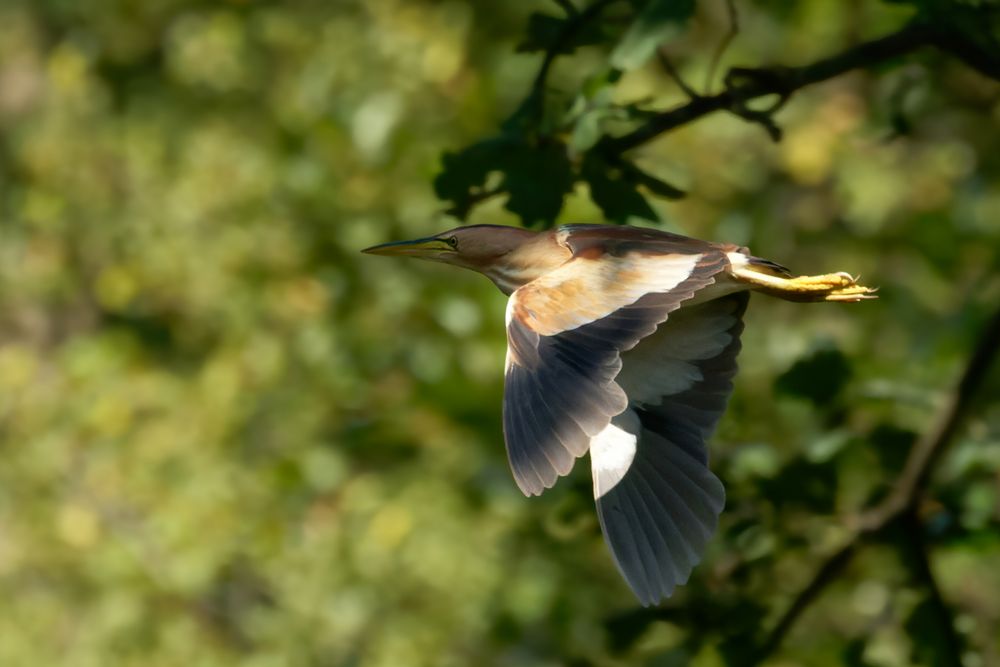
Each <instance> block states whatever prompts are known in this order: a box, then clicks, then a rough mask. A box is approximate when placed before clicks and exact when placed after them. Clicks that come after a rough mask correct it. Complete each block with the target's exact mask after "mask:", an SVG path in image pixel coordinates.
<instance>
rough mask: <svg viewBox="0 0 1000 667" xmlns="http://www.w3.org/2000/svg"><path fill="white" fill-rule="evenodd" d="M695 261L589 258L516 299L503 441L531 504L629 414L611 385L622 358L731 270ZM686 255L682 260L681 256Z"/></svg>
mask: <svg viewBox="0 0 1000 667" xmlns="http://www.w3.org/2000/svg"><path fill="white" fill-rule="evenodd" d="M696 243H699V245H698V246H696V249H697V252H693V253H692V252H690V250H691V249H690V248H684V247H681V245H680V243H678V244H675V247H674V248H673V250H674V251H673V252H668V253H667V252H664V253H657V254H649V253H644V252H641V251H635V250H632V249H629V250H627V251H622V252H619V253H617V254H614V255H612V254H610V253H604V254H602V253H601V250H600V248H599V247H596V246H594V245H591V246H590V247H588V248H587V249H586V252H585V253H583V254H581V255H578V256H576V257H574V258H573V259H570V260H569V261H568V262H566V264H564V265H563V266H561V267H560V268H558V269H556V270H554V271H551V272H549V273H547V274H545V275H544V276H542V277H540V278H538V279H537V280H534V281H532V282H530V283H528V284H527V285H524V286H522V287H520V288H519V289H517V290H515V292H514V293H513V294H512V295H511V297H510V301H509V302H508V304H507V342H508V345H507V364H506V382H505V389H504V410H503V412H504V417H503V423H504V436H505V439H506V442H507V454H508V458H509V459H510V464H511V469H512V470H513V473H514V479H515V480H516V481H517V484H518V486H519V487H520V488H521V490H522V491H523V492H524V493H525V494H527V495H538V494H540V493H541V492H542V491H544V490H545V489H547V488H549V487H551V486H552V485H553V484H554V483H555V481H556V479H557V478H558V477H559V476H560V475H565V474H567V473H568V472H569V471H570V469H571V468H572V467H573V463H574V461H575V459H576V457H578V456H582V455H583V454H584V453H585V452H586V451H587V449H588V448H589V446H590V440H591V438H592V437H593V436H595V435H597V434H598V433H600V432H601V431H602V430H604V428H605V427H607V425H608V424H609V423H610V421H611V418H612V417H613V416H614V415H616V414H618V413H620V412H622V411H623V410H624V409H625V408H626V406H627V404H628V399H627V397H626V394H625V392H624V391H622V389H621V388H620V387H619V386H618V384H617V383H616V382H615V376H617V375H618V371H619V370H620V369H621V359H620V353H621V352H622V351H625V350H628V349H631V348H632V347H634V346H635V344H636V343H637V342H638V341H639V340H641V339H642V338H644V337H645V336H648V335H649V334H651V333H652V332H653V331H655V330H656V327H657V325H658V324H660V323H661V322H663V321H664V320H666V318H667V316H668V315H669V314H670V312H671V311H673V310H675V309H676V308H678V306H679V305H680V304H681V302H683V301H684V300H685V299H688V298H690V297H691V296H692V295H693V294H694V293H695V292H696V291H698V290H699V289H701V288H703V287H705V286H706V285H709V284H711V283H712V282H713V281H714V278H713V276H714V275H716V274H717V273H718V272H719V271H721V270H722V269H723V268H724V267H725V266H726V264H727V262H728V260H727V259H726V257H725V254H724V253H723V252H721V251H719V250H715V249H713V248H712V247H711V246H709V245H708V244H703V243H701V242H696ZM685 249H686V250H688V251H687V252H684V250H685Z"/></svg>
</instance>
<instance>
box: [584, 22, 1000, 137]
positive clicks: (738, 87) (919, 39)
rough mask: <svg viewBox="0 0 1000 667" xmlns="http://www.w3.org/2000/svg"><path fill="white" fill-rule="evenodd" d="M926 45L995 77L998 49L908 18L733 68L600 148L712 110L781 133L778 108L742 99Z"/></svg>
mask: <svg viewBox="0 0 1000 667" xmlns="http://www.w3.org/2000/svg"><path fill="white" fill-rule="evenodd" d="M925 46H935V47H937V48H938V49H940V50H942V51H945V52H947V53H950V54H951V55H953V56H955V57H956V58H958V59H959V60H961V61H962V62H964V63H965V64H967V65H969V66H970V67H972V68H974V69H976V70H978V71H979V72H980V73H982V74H984V75H986V76H988V77H991V78H993V79H996V80H998V81H1000V52H996V53H995V52H993V51H992V50H990V49H985V48H982V47H981V46H980V45H978V44H976V43H975V42H974V41H972V40H969V39H967V38H965V37H963V35H961V34H958V33H956V32H955V31H954V30H953V29H950V28H949V27H948V26H944V27H941V26H938V25H933V24H932V23H931V22H925V21H913V22H911V23H909V24H907V25H906V26H904V27H903V28H901V29H900V30H898V31H896V32H894V33H892V34H889V35H886V36H884V37H880V38H878V39H874V40H871V41H869V42H864V43H862V44H858V45H857V46H855V47H853V48H850V49H848V50H847V51H844V52H843V53H840V54H837V55H835V56H831V57H829V58H824V59H822V60H819V61H817V62H815V63H812V64H811V65H805V66H802V67H772V68H759V69H751V68H733V69H731V70H730V71H729V74H728V75H727V76H726V88H725V90H723V91H722V92H721V93H717V94H715V95H709V96H705V97H698V98H696V99H692V100H691V101H690V102H688V103H687V104H684V105H682V106H680V107H675V108H673V109H670V110H668V111H664V112H662V113H660V114H658V115H656V116H654V117H653V118H651V119H650V120H649V121H647V122H646V123H645V124H643V125H641V126H639V127H638V128H636V129H635V130H632V131H631V132H629V133H628V134H625V135H622V136H620V137H608V138H605V139H604V140H602V141H601V143H600V146H601V148H602V150H605V151H608V152H611V153H623V152H625V151H628V150H631V149H633V148H636V147H637V146H641V145H642V144H644V143H646V142H648V141H650V140H652V139H654V138H655V137H657V136H659V135H661V134H663V133H665V132H668V131H670V130H673V129H675V128H678V127H681V126H682V125H686V124H688V123H690V122H692V121H695V120H698V119H699V118H701V117H703V116H707V115H708V114H711V113H714V112H716V111H731V112H733V113H735V114H736V115H738V116H741V117H743V118H745V119H746V120H749V121H752V122H756V123H760V124H762V125H763V126H764V127H765V129H767V130H768V132H769V133H770V134H771V136H772V137H777V136H780V133H778V132H775V129H776V127H775V126H774V123H773V121H772V120H770V115H771V114H772V113H774V111H776V110H777V108H772V109H769V110H766V111H754V110H752V109H749V108H748V107H747V103H748V102H750V101H751V100H754V99H759V98H761V97H766V96H768V95H778V96H779V104H778V106H780V105H781V104H783V103H784V101H785V100H787V99H788V98H789V97H790V96H791V95H792V94H794V93H795V92H796V91H798V90H800V89H802V88H805V87H806V86H809V85H811V84H814V83H818V82H820V81H826V80H827V79H832V78H833V77H835V76H838V75H840V74H844V73H845V72H848V71H850V70H852V69H856V68H860V67H869V66H871V65H875V64H877V63H880V62H884V61H886V60H890V59H892V58H896V57H898V56H901V55H903V54H906V53H909V52H911V51H915V50H917V49H920V48H923V47H925Z"/></svg>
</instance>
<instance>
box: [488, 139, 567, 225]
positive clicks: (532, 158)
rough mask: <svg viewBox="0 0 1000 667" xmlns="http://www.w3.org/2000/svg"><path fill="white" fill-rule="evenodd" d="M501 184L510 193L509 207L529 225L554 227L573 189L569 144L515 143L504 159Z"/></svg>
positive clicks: (509, 209)
mask: <svg viewBox="0 0 1000 667" xmlns="http://www.w3.org/2000/svg"><path fill="white" fill-rule="evenodd" d="M500 164H501V168H502V171H503V172H504V179H503V182H502V183H501V187H502V188H503V189H504V190H506V191H507V192H509V193H510V197H509V198H508V199H507V204H506V207H505V208H506V209H507V210H508V211H510V212H511V213H514V214H516V215H517V216H518V217H520V218H521V222H522V223H523V224H524V225H525V226H528V227H530V226H532V225H535V224H537V223H543V224H544V225H545V226H551V225H552V224H553V223H554V222H555V219H556V217H557V216H558V215H559V211H561V210H562V206H563V199H564V195H565V194H566V193H567V192H569V191H570V190H572V189H573V172H572V170H571V168H570V163H569V157H568V156H567V155H566V145H565V144H563V143H561V142H557V141H548V142H546V143H544V144H542V145H540V146H537V147H532V146H528V145H527V144H519V145H515V146H512V147H511V148H510V150H509V151H508V152H507V154H505V155H504V156H503V158H502V160H501V162H500Z"/></svg>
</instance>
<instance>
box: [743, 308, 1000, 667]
mask: <svg viewBox="0 0 1000 667" xmlns="http://www.w3.org/2000/svg"><path fill="white" fill-rule="evenodd" d="M998 352H1000V310H998V311H997V312H996V313H995V314H994V315H993V317H992V319H991V320H990V321H989V322H987V324H986V326H985V328H984V329H983V331H982V333H980V335H979V340H978V342H977V343H976V347H975V349H974V350H973V353H972V356H971V357H969V361H968V363H967V364H966V366H965V370H964V372H963V373H962V378H961V380H960V381H959V383H958V386H957V387H956V388H955V391H954V393H953V394H952V396H951V399H950V400H949V401H948V404H947V405H946V406H945V407H944V409H943V410H942V412H941V414H940V415H939V416H938V419H937V421H936V422H935V426H934V427H933V428H931V429H930V430H929V431H927V432H926V433H925V434H924V436H923V437H922V438H921V439H920V440H919V441H918V442H917V443H916V444H915V445H914V446H913V449H911V450H910V455H909V457H908V458H907V460H906V463H905V465H904V466H903V471H902V473H900V476H899V477H898V478H897V480H896V483H895V484H894V487H893V491H892V492H891V493H890V494H889V496H887V497H886V498H885V500H883V501H882V502H880V503H879V504H878V505H876V506H875V507H874V508H873V509H871V510H869V511H867V512H865V513H864V514H863V515H862V517H861V519H860V520H859V521H857V522H855V530H854V533H853V535H851V537H850V539H848V540H847V542H846V544H845V545H844V546H843V547H841V548H840V549H839V550H838V551H837V552H836V553H834V554H833V555H831V556H829V557H827V559H826V560H825V561H824V562H823V564H822V565H820V567H819V569H818V570H817V571H816V574H815V575H814V576H813V578H812V579H811V580H810V581H809V583H808V584H807V585H806V586H805V588H803V589H802V590H801V591H800V592H799V593H798V595H796V596H795V598H794V599H793V601H792V603H791V604H790V605H789V606H788V609H787V610H786V611H785V612H784V613H783V614H782V616H781V618H780V620H779V621H778V623H777V624H776V625H775V626H774V628H773V629H772V630H771V632H770V633H769V634H768V636H767V638H766V639H765V640H764V643H763V644H761V648H760V650H759V652H758V654H757V658H758V659H763V658H764V657H766V656H768V655H770V654H772V653H774V652H775V651H776V650H777V649H778V647H779V646H780V645H781V642H782V640H783V639H784V638H785V636H787V634H788V632H789V631H790V630H791V628H792V626H793V625H794V624H795V622H796V621H797V620H798V619H799V618H800V617H801V616H802V614H803V612H805V610H806V609H807V608H808V607H809V606H810V605H811V604H812V603H813V602H814V601H815V600H816V599H818V598H819V596H820V594H821V593H822V592H823V590H825V589H826V587H827V586H828V585H829V584H831V583H832V582H833V581H834V580H836V578H837V575H838V574H839V573H840V572H841V571H842V570H843V568H844V566H845V565H847V563H848V562H849V561H850V559H851V557H852V556H853V555H854V554H855V553H856V552H857V550H858V549H859V548H860V546H861V544H862V542H864V541H865V540H867V539H869V538H871V537H873V536H874V535H876V534H878V533H881V532H882V531H883V530H885V529H886V528H887V527H888V526H889V525H890V524H892V523H893V522H894V521H897V520H899V519H901V518H903V517H904V516H905V515H906V514H908V513H913V512H914V511H915V508H916V507H917V504H918V503H919V501H920V498H921V495H922V492H923V490H924V487H925V486H926V484H927V480H928V478H929V477H930V473H931V470H932V469H933V467H934V464H935V463H936V462H937V461H938V460H939V459H940V457H941V455H942V454H943V453H944V451H945V450H946V449H947V447H948V445H949V444H950V443H951V441H952V438H953V437H954V435H955V433H956V431H957V429H958V425H959V424H960V422H961V420H962V418H963V417H964V416H965V415H966V414H967V413H968V410H969V407H970V405H971V404H972V401H973V399H974V398H975V397H976V395H977V394H978V393H979V390H980V389H981V388H982V386H983V384H984V381H985V379H986V376H987V373H988V372H989V369H990V367H991V366H992V365H993V363H994V361H995V360H996V358H997V356H998ZM928 571H929V566H928ZM941 604H943V599H942V601H941Z"/></svg>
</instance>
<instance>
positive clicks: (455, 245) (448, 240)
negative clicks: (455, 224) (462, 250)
mask: <svg viewBox="0 0 1000 667" xmlns="http://www.w3.org/2000/svg"><path fill="white" fill-rule="evenodd" d="M445 243H447V244H448V245H450V246H451V247H452V248H458V239H457V238H455V237H454V236H449V237H447V238H445Z"/></svg>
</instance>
